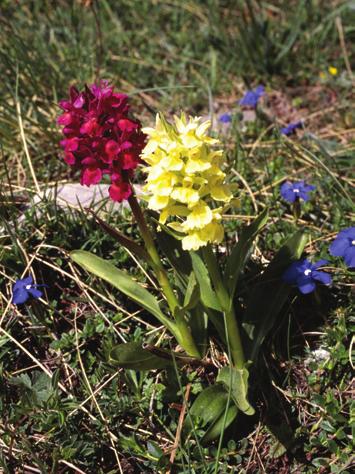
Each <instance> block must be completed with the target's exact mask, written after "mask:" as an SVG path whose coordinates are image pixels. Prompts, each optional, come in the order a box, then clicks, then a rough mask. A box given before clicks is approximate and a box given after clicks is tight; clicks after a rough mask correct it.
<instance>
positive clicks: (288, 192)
mask: <svg viewBox="0 0 355 474" xmlns="http://www.w3.org/2000/svg"><path fill="white" fill-rule="evenodd" d="M314 189H316V187H315V186H313V185H312V184H306V183H305V182H304V181H298V182H297V183H291V181H286V182H285V183H283V184H282V185H281V188H280V193H281V196H282V197H283V198H284V199H286V201H288V202H295V201H296V200H298V199H303V200H304V201H309V195H308V193H309V192H310V191H314Z"/></svg>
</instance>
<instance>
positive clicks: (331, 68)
mask: <svg viewBox="0 0 355 474" xmlns="http://www.w3.org/2000/svg"><path fill="white" fill-rule="evenodd" d="M328 72H329V74H331V75H332V76H336V75H337V74H338V69H337V68H336V67H334V66H329V67H328Z"/></svg>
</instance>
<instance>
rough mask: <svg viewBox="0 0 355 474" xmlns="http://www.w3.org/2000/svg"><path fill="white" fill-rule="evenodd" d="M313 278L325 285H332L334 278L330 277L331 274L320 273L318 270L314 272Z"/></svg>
mask: <svg viewBox="0 0 355 474" xmlns="http://www.w3.org/2000/svg"><path fill="white" fill-rule="evenodd" d="M312 278H314V279H315V280H318V281H320V282H321V283H323V285H330V284H331V282H332V277H331V276H330V275H329V273H325V272H320V271H318V270H316V271H314V272H312Z"/></svg>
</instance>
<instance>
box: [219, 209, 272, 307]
mask: <svg viewBox="0 0 355 474" xmlns="http://www.w3.org/2000/svg"><path fill="white" fill-rule="evenodd" d="M267 220H268V209H264V210H263V212H262V213H261V214H259V215H258V217H256V219H255V220H254V221H253V222H252V223H251V224H250V225H249V226H247V227H245V228H244V229H242V231H241V233H240V236H239V240H238V242H237V243H236V245H235V246H234V248H233V250H232V253H231V255H230V256H229V258H228V261H227V265H226V270H225V273H224V279H225V283H226V285H227V287H228V289H229V293H230V295H231V298H233V295H234V293H235V290H236V287H237V283H238V278H239V275H240V272H241V271H242V269H243V267H244V265H245V263H246V261H247V259H248V256H249V254H250V249H251V247H252V245H253V242H254V240H255V237H256V236H257V234H258V233H259V232H260V230H261V229H262V228H263V227H264V225H265V224H266V222H267Z"/></svg>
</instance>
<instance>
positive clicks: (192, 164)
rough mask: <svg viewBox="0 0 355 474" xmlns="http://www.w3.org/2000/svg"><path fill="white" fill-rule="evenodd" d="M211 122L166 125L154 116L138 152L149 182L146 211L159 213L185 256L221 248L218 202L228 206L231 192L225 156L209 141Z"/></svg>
mask: <svg viewBox="0 0 355 474" xmlns="http://www.w3.org/2000/svg"><path fill="white" fill-rule="evenodd" d="M210 125H211V124H210V122H209V121H206V122H201V119H200V118H199V117H188V118H187V117H186V116H185V115H184V114H181V116H180V117H174V124H169V123H168V122H167V121H166V120H165V119H164V117H163V116H161V115H157V117H156V124H155V128H145V129H143V131H144V133H146V134H147V135H148V137H149V140H148V143H147V145H146V147H145V148H144V150H143V152H142V155H141V157H142V159H143V160H144V161H145V162H146V163H147V165H148V166H146V167H145V171H146V172H147V180H146V185H145V188H144V189H145V191H146V192H147V193H148V195H149V197H148V207H149V208H150V209H153V210H156V211H160V218H159V222H160V223H161V224H165V223H166V222H167V221H168V223H167V225H168V226H169V227H171V228H172V229H173V230H175V231H177V232H179V233H181V234H182V246H183V248H184V249H185V250H197V249H199V248H200V247H203V246H205V245H207V244H208V243H220V242H221V241H222V239H223V235H224V230H223V226H222V224H221V223H220V221H221V214H220V212H221V208H218V207H217V206H218V202H222V203H226V204H228V203H229V202H230V201H231V199H232V194H231V191H230V189H229V187H228V185H227V184H226V183H225V173H224V172H223V171H222V169H221V165H222V162H223V151H222V150H217V151H216V150H214V149H213V148H212V147H213V146H214V145H217V144H218V143H219V141H218V140H216V139H214V138H211V137H209V136H208V135H207V131H208V129H209V127H210Z"/></svg>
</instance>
